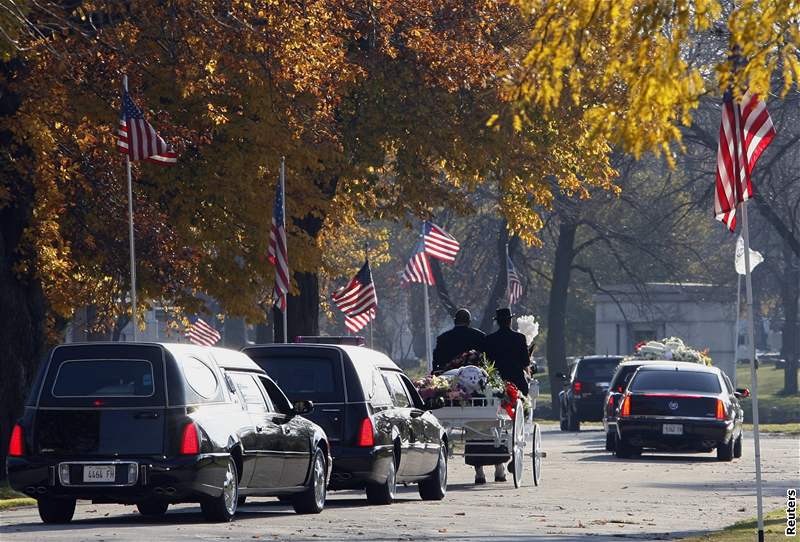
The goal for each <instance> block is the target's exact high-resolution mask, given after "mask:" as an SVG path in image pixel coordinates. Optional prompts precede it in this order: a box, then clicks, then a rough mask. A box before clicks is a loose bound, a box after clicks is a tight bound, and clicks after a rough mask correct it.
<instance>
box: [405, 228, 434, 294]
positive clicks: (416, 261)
mask: <svg viewBox="0 0 800 542" xmlns="http://www.w3.org/2000/svg"><path fill="white" fill-rule="evenodd" d="M401 282H403V283H409V282H419V283H420V284H427V285H428V286H433V285H434V284H436V281H435V280H434V278H433V272H432V271H431V264H430V262H429V261H428V254H427V252H426V250H425V243H424V240H423V239H420V240H419V242H417V246H416V247H415V248H414V253H413V254H411V258H409V259H408V263H407V264H406V268H405V269H404V270H403V276H402V277H401Z"/></svg>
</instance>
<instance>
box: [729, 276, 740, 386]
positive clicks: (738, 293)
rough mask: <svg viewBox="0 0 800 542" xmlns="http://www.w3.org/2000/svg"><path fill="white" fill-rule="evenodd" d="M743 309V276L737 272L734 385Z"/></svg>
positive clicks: (734, 383) (735, 383)
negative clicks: (740, 318)
mask: <svg viewBox="0 0 800 542" xmlns="http://www.w3.org/2000/svg"><path fill="white" fill-rule="evenodd" d="M741 310H742V276H741V275H740V274H739V273H736V327H735V328H734V332H733V371H731V377H732V378H731V380H733V387H734V388H735V387H736V386H737V382H736V367H737V366H738V362H739V315H740V314H741Z"/></svg>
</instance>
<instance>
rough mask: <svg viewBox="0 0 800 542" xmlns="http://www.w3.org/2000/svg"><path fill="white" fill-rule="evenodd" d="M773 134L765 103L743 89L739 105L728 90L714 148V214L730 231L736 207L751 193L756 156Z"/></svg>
mask: <svg viewBox="0 0 800 542" xmlns="http://www.w3.org/2000/svg"><path fill="white" fill-rule="evenodd" d="M773 137H775V127H774V126H773V124H772V119H771V118H770V116H769V112H767V106H766V104H765V103H764V102H761V101H759V100H758V96H756V95H755V94H750V92H749V91H748V92H746V93H745V95H744V96H743V97H742V103H741V105H740V104H738V103H736V102H735V101H734V100H733V95H732V93H731V91H730V90H729V91H727V92H726V93H725V96H724V97H723V100H722V122H721V123H720V127H719V147H718V148H717V178H716V191H715V193H714V215H715V217H716V219H717V220H719V221H720V222H723V223H724V224H725V225H726V226H727V227H728V229H729V230H730V231H735V230H736V206H737V205H738V204H739V203H743V202H745V201H747V200H748V199H750V198H751V197H752V196H753V184H752V182H751V178H750V174H751V172H752V171H753V168H754V167H755V165H756V162H757V161H758V157H759V156H761V153H762V152H764V149H766V148H767V145H769V144H770V142H772V138H773Z"/></svg>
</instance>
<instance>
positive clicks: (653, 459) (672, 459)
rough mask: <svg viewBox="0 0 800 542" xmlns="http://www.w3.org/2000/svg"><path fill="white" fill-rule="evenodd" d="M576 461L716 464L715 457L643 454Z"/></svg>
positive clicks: (595, 457)
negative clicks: (624, 457)
mask: <svg viewBox="0 0 800 542" xmlns="http://www.w3.org/2000/svg"><path fill="white" fill-rule="evenodd" d="M578 461H596V462H600V463H619V464H620V465H624V464H626V463H678V464H685V465H691V464H695V463H718V462H719V461H717V458H716V457H706V456H690V455H657V454H656V455H650V454H648V453H647V452H645V453H644V454H643V455H641V456H639V457H634V458H631V459H618V458H617V457H616V456H614V455H612V454H611V453H610V452H609V453H605V454H602V455H593V456H591V457H581V458H580V459H578Z"/></svg>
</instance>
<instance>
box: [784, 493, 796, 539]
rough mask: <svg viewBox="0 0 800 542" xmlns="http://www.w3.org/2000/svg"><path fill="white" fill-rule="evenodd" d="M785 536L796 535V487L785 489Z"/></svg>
mask: <svg viewBox="0 0 800 542" xmlns="http://www.w3.org/2000/svg"><path fill="white" fill-rule="evenodd" d="M784 533H785V534H786V536H797V489H787V490H786V530H785V531H784Z"/></svg>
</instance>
